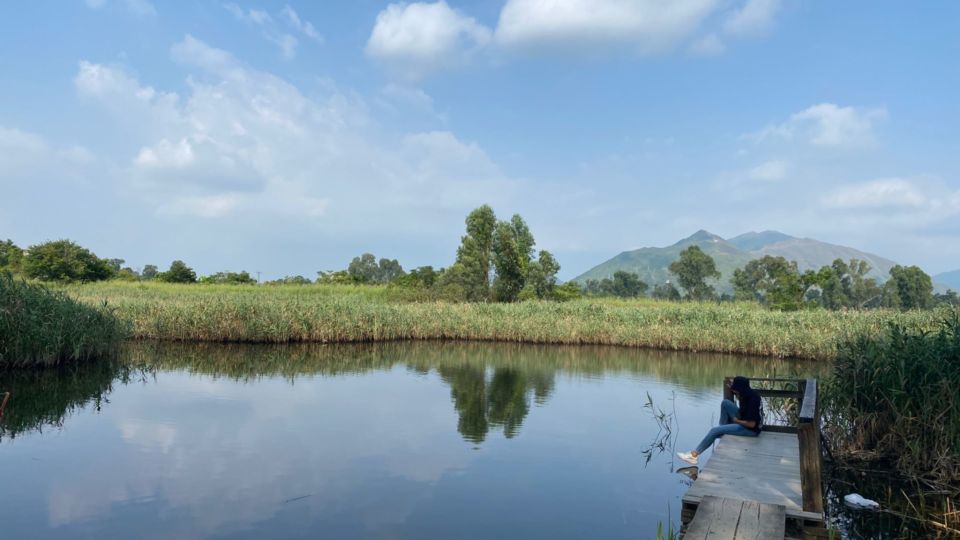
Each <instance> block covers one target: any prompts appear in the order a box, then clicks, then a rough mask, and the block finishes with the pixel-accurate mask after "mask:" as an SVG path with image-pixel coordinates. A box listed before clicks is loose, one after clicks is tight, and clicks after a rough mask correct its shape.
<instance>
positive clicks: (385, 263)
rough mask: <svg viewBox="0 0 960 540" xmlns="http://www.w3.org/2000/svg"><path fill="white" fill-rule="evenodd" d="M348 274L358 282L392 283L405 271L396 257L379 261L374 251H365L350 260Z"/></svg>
mask: <svg viewBox="0 0 960 540" xmlns="http://www.w3.org/2000/svg"><path fill="white" fill-rule="evenodd" d="M347 274H348V275H349V276H350V278H351V279H353V281H355V282H357V283H390V282H392V281H393V280H395V279H397V278H399V277H401V276H403V274H404V272H403V267H401V266H400V263H399V262H397V260H396V259H380V262H379V263H378V262H377V258H376V257H374V256H373V254H372V253H364V254H363V255H360V256H359V257H354V258H353V260H352V261H350V265H349V266H348V267H347Z"/></svg>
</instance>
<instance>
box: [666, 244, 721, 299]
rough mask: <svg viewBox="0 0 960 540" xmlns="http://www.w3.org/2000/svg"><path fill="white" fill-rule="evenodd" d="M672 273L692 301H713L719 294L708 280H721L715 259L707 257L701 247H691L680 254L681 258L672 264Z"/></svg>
mask: <svg viewBox="0 0 960 540" xmlns="http://www.w3.org/2000/svg"><path fill="white" fill-rule="evenodd" d="M670 272H671V273H672V274H673V275H675V276H677V282H678V283H680V286H681V287H683V289H684V290H685V291H686V292H687V298H688V299H691V300H712V299H714V298H716V296H717V294H716V292H715V291H714V289H713V286H712V285H708V284H707V279H710V278H713V279H719V278H720V272H718V271H717V265H716V263H714V261H713V257H711V256H709V255H707V254H706V253H704V252H703V250H701V249H700V247H699V246H690V247H688V248H687V249H685V250H683V251H681V252H680V258H679V259H677V260H675V261H673V262H672V263H670Z"/></svg>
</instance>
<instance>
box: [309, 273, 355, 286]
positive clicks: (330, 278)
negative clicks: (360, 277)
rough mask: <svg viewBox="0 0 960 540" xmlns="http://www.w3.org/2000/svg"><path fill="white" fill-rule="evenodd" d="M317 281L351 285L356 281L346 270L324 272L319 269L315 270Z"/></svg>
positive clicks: (326, 283)
mask: <svg viewBox="0 0 960 540" xmlns="http://www.w3.org/2000/svg"><path fill="white" fill-rule="evenodd" d="M317 283H323V284H325V285H353V284H355V283H356V281H355V280H354V279H353V278H352V277H351V276H350V274H348V273H347V271H346V270H337V271H332V270H330V271H326V272H324V271H323V270H320V271H318V272H317Z"/></svg>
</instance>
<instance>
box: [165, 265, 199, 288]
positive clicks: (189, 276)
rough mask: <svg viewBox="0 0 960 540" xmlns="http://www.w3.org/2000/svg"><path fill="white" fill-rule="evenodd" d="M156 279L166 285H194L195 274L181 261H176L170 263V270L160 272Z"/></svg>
mask: <svg viewBox="0 0 960 540" xmlns="http://www.w3.org/2000/svg"><path fill="white" fill-rule="evenodd" d="M157 279H159V280H160V281H165V282H167V283H196V281H197V273H196V272H194V271H193V268H190V267H189V266H187V265H186V263H184V262H183V261H179V260H177V261H173V262H172V263H170V269H169V270H167V271H166V272H161V273H160V274H159V275H158V276H157Z"/></svg>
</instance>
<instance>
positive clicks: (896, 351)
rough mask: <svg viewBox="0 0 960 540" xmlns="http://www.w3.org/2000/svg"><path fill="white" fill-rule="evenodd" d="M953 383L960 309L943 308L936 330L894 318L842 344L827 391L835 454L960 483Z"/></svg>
mask: <svg viewBox="0 0 960 540" xmlns="http://www.w3.org/2000/svg"><path fill="white" fill-rule="evenodd" d="M958 388H960V311H957V310H950V311H947V312H945V313H944V317H943V319H942V322H941V325H940V328H939V330H938V331H936V332H930V331H928V329H926V328H918V327H916V326H912V325H905V324H902V323H896V324H891V325H889V327H888V330H887V332H886V333H884V334H882V335H876V334H860V335H858V336H856V337H854V338H852V339H849V340H847V341H844V342H842V343H841V344H840V345H839V347H838V352H837V358H836V360H835V362H834V364H833V372H832V374H831V376H830V378H829V380H828V381H827V384H826V385H825V392H824V397H825V404H826V409H825V411H824V412H825V416H824V418H825V421H826V426H825V427H826V429H827V432H828V434H829V435H830V437H828V440H829V441H830V442H831V443H832V444H833V446H834V448H833V453H834V455H835V456H840V457H844V458H847V459H869V460H888V461H893V462H894V463H895V464H896V468H897V470H899V471H901V472H903V473H904V474H907V475H912V476H921V477H927V478H931V479H936V480H942V481H946V482H954V483H956V482H958V481H960V392H958V391H957V389H958Z"/></svg>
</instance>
